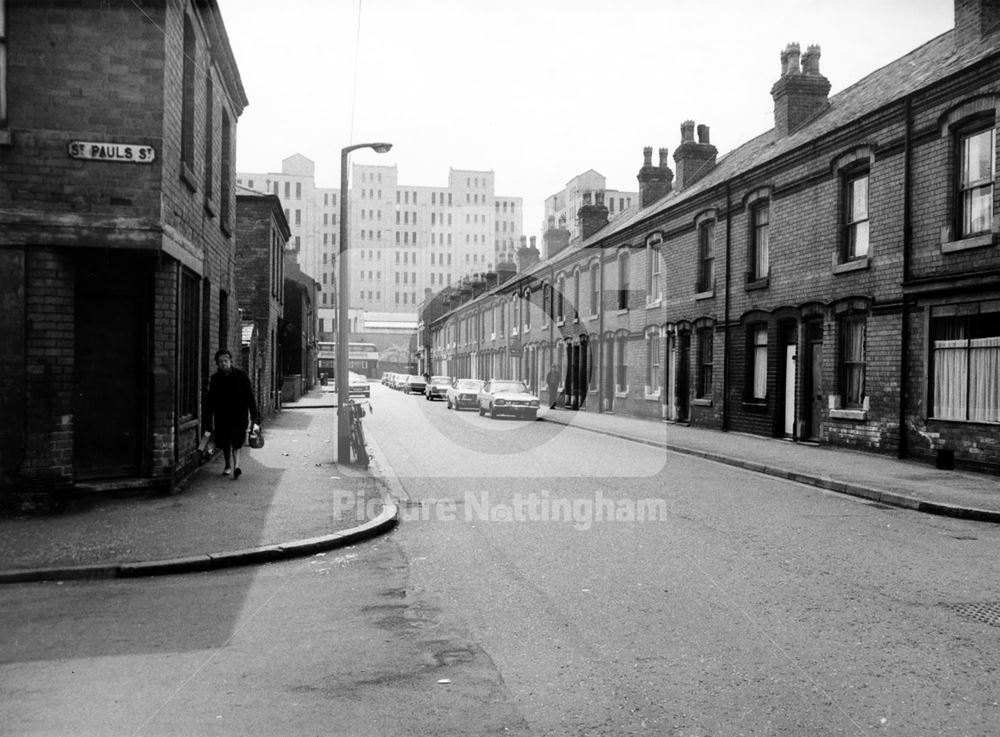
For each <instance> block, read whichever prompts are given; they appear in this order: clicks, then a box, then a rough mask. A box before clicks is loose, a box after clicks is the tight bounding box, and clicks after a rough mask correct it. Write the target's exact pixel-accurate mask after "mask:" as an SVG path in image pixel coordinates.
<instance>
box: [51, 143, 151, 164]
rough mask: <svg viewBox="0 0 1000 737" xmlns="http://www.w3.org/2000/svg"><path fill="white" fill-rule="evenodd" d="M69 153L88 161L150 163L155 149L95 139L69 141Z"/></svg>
mask: <svg viewBox="0 0 1000 737" xmlns="http://www.w3.org/2000/svg"><path fill="white" fill-rule="evenodd" d="M68 148H69V155H70V158H73V159H86V160H88V161H118V162H122V163H126V164H152V163H153V159H155V158H156V149H154V148H153V147H152V146H143V145H141V144H137V143H101V142H96V141H70V143H69V147H68Z"/></svg>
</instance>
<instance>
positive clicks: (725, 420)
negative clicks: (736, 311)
mask: <svg viewBox="0 0 1000 737" xmlns="http://www.w3.org/2000/svg"><path fill="white" fill-rule="evenodd" d="M729 197H730V192H729V181H728V180H727V181H726V297H725V307H724V308H723V317H724V319H725V323H724V325H723V333H722V431H723V432H728V431H729V293H730V291H731V289H730V285H731V284H732V277H731V274H732V263H731V254H732V238H733V215H732V210H731V206H730V202H729Z"/></svg>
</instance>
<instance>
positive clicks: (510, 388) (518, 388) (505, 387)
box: [490, 381, 528, 394]
mask: <svg viewBox="0 0 1000 737" xmlns="http://www.w3.org/2000/svg"><path fill="white" fill-rule="evenodd" d="M490 389H491V390H492V391H493V393H494V394H496V393H497V392H526V391H528V387H526V386H525V385H524V383H523V382H520V381H494V382H493V383H492V384H490Z"/></svg>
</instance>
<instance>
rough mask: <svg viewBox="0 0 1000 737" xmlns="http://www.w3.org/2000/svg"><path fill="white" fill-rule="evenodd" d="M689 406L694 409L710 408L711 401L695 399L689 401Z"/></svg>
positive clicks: (705, 398)
mask: <svg viewBox="0 0 1000 737" xmlns="http://www.w3.org/2000/svg"><path fill="white" fill-rule="evenodd" d="M691 405H692V406H694V407H711V406H712V400H711V399H710V398H709V397H695V398H694V399H692V400H691Z"/></svg>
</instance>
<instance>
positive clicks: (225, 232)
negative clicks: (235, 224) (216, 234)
mask: <svg viewBox="0 0 1000 737" xmlns="http://www.w3.org/2000/svg"><path fill="white" fill-rule="evenodd" d="M219 230H221V231H222V234H223V235H224V236H226V238H232V237H233V231H232V230H231V229H230V228H229V223H227V222H226V221H225V220H220V221H219Z"/></svg>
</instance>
